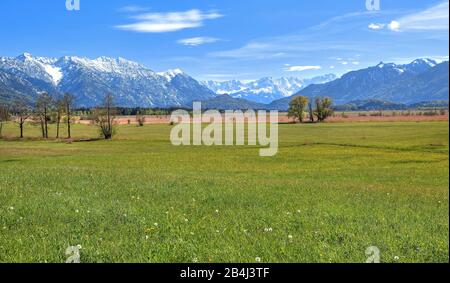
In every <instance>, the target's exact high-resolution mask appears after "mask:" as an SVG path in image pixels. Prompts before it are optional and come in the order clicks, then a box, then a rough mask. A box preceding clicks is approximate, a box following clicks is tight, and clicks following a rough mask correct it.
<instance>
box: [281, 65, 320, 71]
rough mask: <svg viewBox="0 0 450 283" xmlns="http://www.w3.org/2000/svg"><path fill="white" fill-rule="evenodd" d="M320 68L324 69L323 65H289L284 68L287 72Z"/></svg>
mask: <svg viewBox="0 0 450 283" xmlns="http://www.w3.org/2000/svg"><path fill="white" fill-rule="evenodd" d="M320 69H322V67H321V66H288V67H286V68H285V69H284V70H285V71H286V72H303V71H310V70H320Z"/></svg>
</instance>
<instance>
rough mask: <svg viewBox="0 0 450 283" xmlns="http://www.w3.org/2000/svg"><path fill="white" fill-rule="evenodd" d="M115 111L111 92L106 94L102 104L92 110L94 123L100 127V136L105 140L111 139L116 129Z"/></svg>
mask: <svg viewBox="0 0 450 283" xmlns="http://www.w3.org/2000/svg"><path fill="white" fill-rule="evenodd" d="M116 112H117V111H116V109H115V107H114V97H113V95H112V94H111V93H108V94H106V95H105V98H104V99H103V105H102V106H100V107H98V108H96V109H95V110H94V119H95V123H96V124H97V125H98V126H99V128H100V134H101V136H102V137H103V138H105V139H107V140H109V139H112V137H113V135H114V134H115V131H116V128H115V124H114V119H115V115H116Z"/></svg>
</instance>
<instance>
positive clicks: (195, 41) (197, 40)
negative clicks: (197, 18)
mask: <svg viewBox="0 0 450 283" xmlns="http://www.w3.org/2000/svg"><path fill="white" fill-rule="evenodd" d="M217 41H219V39H218V38H214V37H206V36H200V37H191V38H184V39H180V40H178V41H177V43H179V44H182V45H187V46H199V45H202V44H207V43H214V42H217Z"/></svg>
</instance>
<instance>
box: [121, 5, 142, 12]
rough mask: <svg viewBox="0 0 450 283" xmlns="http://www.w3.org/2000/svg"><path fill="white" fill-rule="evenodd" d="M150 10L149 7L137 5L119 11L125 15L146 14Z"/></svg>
mask: <svg viewBox="0 0 450 283" xmlns="http://www.w3.org/2000/svg"><path fill="white" fill-rule="evenodd" d="M148 10H149V8H147V7H141V6H137V5H128V6H124V7H122V8H120V9H119V11H120V12H124V13H139V12H146V11H148Z"/></svg>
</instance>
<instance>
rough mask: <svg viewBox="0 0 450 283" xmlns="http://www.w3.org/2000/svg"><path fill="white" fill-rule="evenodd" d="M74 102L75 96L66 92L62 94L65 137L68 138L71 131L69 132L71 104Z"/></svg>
mask: <svg viewBox="0 0 450 283" xmlns="http://www.w3.org/2000/svg"><path fill="white" fill-rule="evenodd" d="M74 102H75V97H74V96H73V95H72V94H70V93H66V94H64V97H63V103H64V108H65V111H66V118H67V138H68V139H70V138H71V137H72V136H71V132H70V123H71V119H72V108H73V104H74Z"/></svg>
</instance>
